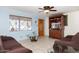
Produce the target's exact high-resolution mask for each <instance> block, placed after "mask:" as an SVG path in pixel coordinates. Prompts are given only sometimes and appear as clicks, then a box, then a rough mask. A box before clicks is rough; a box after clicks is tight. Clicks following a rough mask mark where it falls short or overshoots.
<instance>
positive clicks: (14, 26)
mask: <svg viewBox="0 0 79 59" xmlns="http://www.w3.org/2000/svg"><path fill="white" fill-rule="evenodd" d="M18 25H19V20H10V31H17V30H19V27H18Z"/></svg>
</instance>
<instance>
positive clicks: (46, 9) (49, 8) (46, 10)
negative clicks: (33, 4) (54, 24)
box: [39, 6, 57, 13]
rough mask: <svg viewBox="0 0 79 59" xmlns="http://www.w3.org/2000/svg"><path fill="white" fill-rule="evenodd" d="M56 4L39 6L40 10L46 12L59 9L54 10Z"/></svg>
mask: <svg viewBox="0 0 79 59" xmlns="http://www.w3.org/2000/svg"><path fill="white" fill-rule="evenodd" d="M53 8H54V6H44V7H43V8H39V9H40V10H42V11H40V12H43V11H44V12H45V13H49V12H50V11H57V10H53Z"/></svg>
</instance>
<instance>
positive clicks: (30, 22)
mask: <svg viewBox="0 0 79 59" xmlns="http://www.w3.org/2000/svg"><path fill="white" fill-rule="evenodd" d="M27 27H28V30H31V29H32V21H28V23H27Z"/></svg>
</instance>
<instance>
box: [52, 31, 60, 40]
mask: <svg viewBox="0 0 79 59" xmlns="http://www.w3.org/2000/svg"><path fill="white" fill-rule="evenodd" d="M53 38H56V39H60V38H61V31H60V30H53Z"/></svg>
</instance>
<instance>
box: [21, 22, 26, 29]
mask: <svg viewBox="0 0 79 59" xmlns="http://www.w3.org/2000/svg"><path fill="white" fill-rule="evenodd" d="M20 30H27V21H23V20H21V21H20Z"/></svg>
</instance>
